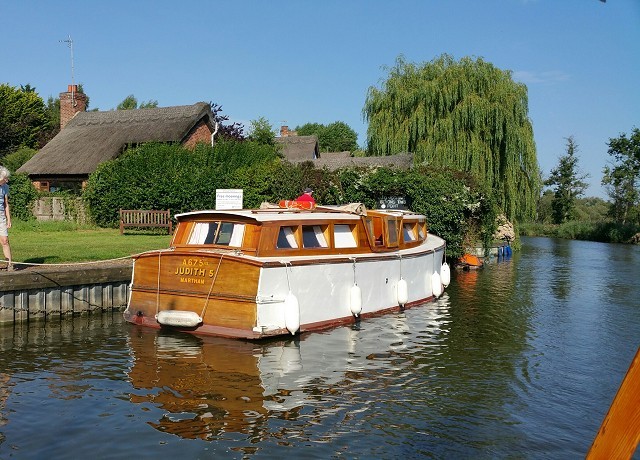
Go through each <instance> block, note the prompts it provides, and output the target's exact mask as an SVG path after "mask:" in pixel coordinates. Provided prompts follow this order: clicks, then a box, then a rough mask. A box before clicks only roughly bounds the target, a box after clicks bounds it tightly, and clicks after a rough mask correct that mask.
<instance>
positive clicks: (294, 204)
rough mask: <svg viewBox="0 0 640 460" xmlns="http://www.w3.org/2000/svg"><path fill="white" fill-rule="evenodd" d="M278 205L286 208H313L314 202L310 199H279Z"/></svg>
mask: <svg viewBox="0 0 640 460" xmlns="http://www.w3.org/2000/svg"><path fill="white" fill-rule="evenodd" d="M278 206H280V207H281V208H286V209H314V208H315V207H316V204H315V203H313V202H312V201H298V200H280V201H279V202H278Z"/></svg>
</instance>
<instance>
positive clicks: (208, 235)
mask: <svg viewBox="0 0 640 460" xmlns="http://www.w3.org/2000/svg"><path fill="white" fill-rule="evenodd" d="M243 237H244V224H234V223H233V222H195V223H194V224H193V227H192V229H191V235H189V239H188V241H187V244H194V245H202V244H219V245H221V246H233V247H237V248H239V247H241V246H242V238H243Z"/></svg>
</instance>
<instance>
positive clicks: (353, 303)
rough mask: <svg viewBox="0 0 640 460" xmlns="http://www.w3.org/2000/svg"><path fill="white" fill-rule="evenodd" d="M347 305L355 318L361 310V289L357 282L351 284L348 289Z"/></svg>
mask: <svg viewBox="0 0 640 460" xmlns="http://www.w3.org/2000/svg"><path fill="white" fill-rule="evenodd" d="M349 306H350V307H351V313H352V314H353V316H355V317H356V318H357V317H358V315H360V312H361V311H362V289H360V286H358V285H357V284H354V285H353V286H351V289H350V290H349Z"/></svg>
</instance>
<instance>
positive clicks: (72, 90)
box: [60, 35, 76, 107]
mask: <svg viewBox="0 0 640 460" xmlns="http://www.w3.org/2000/svg"><path fill="white" fill-rule="evenodd" d="M60 43H66V44H67V46H68V47H69V49H70V50H71V103H72V104H73V106H74V107H75V106H76V100H75V94H74V92H75V89H76V87H75V82H74V81H73V40H72V39H71V35H69V36H68V37H67V39H66V40H60Z"/></svg>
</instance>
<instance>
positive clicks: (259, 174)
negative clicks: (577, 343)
mask: <svg viewBox="0 0 640 460" xmlns="http://www.w3.org/2000/svg"><path fill="white" fill-rule="evenodd" d="M307 186H311V187H313V189H314V191H315V193H314V196H315V198H316V199H317V200H318V202H319V203H321V204H325V205H331V204H344V203H350V202H362V203H364V204H365V205H366V206H367V207H369V208H375V207H377V205H378V202H379V200H380V199H383V198H387V197H390V196H404V197H406V198H407V201H408V204H409V207H410V208H411V209H412V210H413V211H416V212H420V213H423V214H425V215H426V216H427V219H428V221H429V226H430V229H431V231H432V232H433V233H436V234H438V235H440V236H442V237H443V238H445V239H446V240H447V245H448V246H447V248H448V249H447V254H448V255H449V256H452V257H455V256H457V255H461V254H462V252H463V250H464V247H465V243H467V242H468V241H469V240H473V241H474V242H478V241H481V242H485V243H486V242H487V241H488V239H490V237H491V234H492V233H493V229H494V227H495V224H494V222H495V216H496V212H495V209H496V208H495V205H494V203H493V200H492V199H491V195H490V194H489V193H487V192H486V191H485V190H484V189H483V188H482V187H481V186H479V185H478V184H477V183H476V182H475V181H474V180H473V178H472V177H471V176H469V175H465V174H462V173H459V172H454V171H450V170H439V169H434V168H419V169H416V170H411V171H402V170H397V169H393V168H363V167H360V168H354V167H352V168H346V169H342V170H339V171H329V170H328V169H326V168H323V169H318V168H315V167H314V165H313V163H312V162H303V163H296V164H292V163H289V162H287V161H284V160H283V159H282V158H280V157H279V156H278V153H277V151H276V149H275V147H272V146H268V145H265V144H258V143H257V142H251V141H244V142H237V141H221V142H220V143H217V144H216V145H215V147H214V148H211V147H210V146H208V145H203V144H200V145H198V147H197V148H196V149H195V150H194V151H190V150H187V149H185V148H183V147H181V146H179V145H164V144H145V145H143V146H140V147H138V148H136V149H132V150H130V151H127V152H125V153H124V154H123V155H122V156H121V157H119V158H117V159H115V160H112V161H108V162H106V163H103V164H102V165H100V166H99V167H98V170H97V171H96V172H95V173H94V174H92V175H91V176H90V178H89V181H88V185H87V188H86V190H85V192H84V194H83V197H84V199H85V201H86V202H87V203H88V205H89V210H90V214H91V216H92V218H93V220H94V221H95V222H96V223H97V224H98V225H101V226H105V227H109V226H111V227H114V226H116V224H117V220H118V209H120V208H129V209H171V212H172V214H175V213H178V212H185V211H193V210H197V209H213V208H214V207H215V192H216V189H217V188H241V189H243V190H244V206H245V207H246V208H255V207H259V206H260V204H261V203H262V202H265V201H267V202H271V203H277V202H278V201H279V200H281V199H294V198H295V197H296V196H298V195H299V194H300V191H301V190H302V189H303V188H304V187H307ZM469 235H471V236H469Z"/></svg>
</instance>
